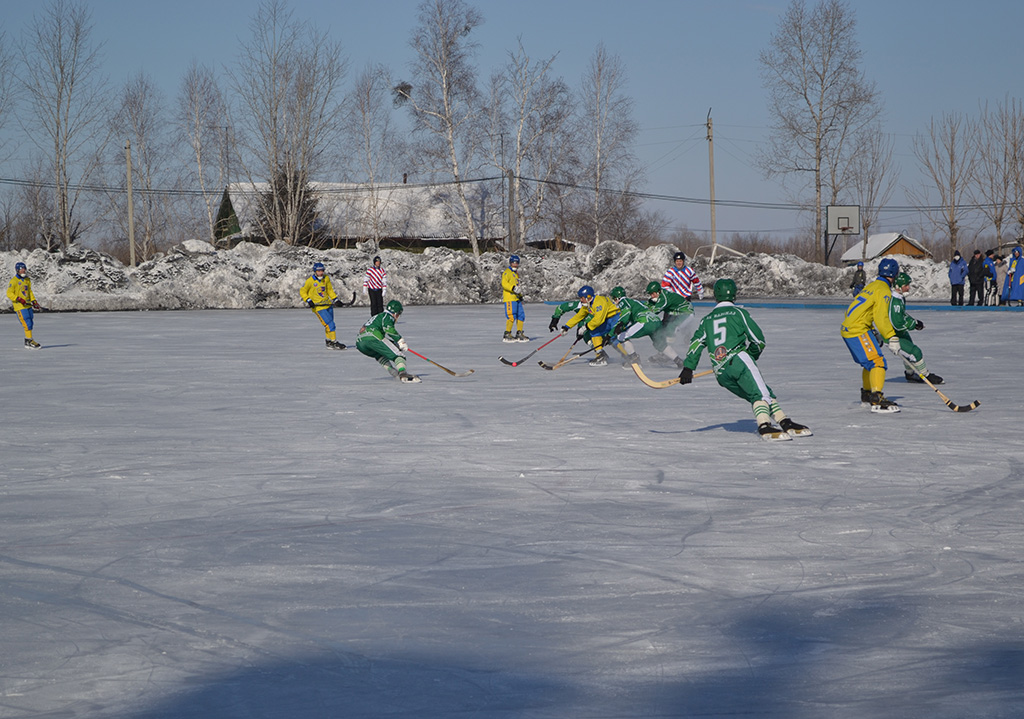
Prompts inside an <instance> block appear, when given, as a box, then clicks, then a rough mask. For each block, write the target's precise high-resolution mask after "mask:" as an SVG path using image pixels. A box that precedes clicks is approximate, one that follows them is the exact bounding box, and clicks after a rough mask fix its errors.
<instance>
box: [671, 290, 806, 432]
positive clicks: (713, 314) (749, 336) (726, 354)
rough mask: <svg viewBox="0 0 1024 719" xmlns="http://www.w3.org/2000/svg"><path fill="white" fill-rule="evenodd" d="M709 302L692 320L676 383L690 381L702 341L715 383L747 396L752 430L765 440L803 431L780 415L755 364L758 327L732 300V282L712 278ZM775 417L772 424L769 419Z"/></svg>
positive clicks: (759, 339) (759, 350) (760, 334)
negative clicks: (695, 323)
mask: <svg viewBox="0 0 1024 719" xmlns="http://www.w3.org/2000/svg"><path fill="white" fill-rule="evenodd" d="M714 294H715V301H716V302H717V303H718V304H716V305H715V307H714V309H712V310H711V311H710V312H709V313H708V314H707V315H705V316H704V318H703V319H702V320H701V321H700V324H699V325H698V326H697V330H696V331H695V332H694V333H693V338H692V339H691V340H690V349H689V351H688V352H687V354H686V360H685V361H684V363H683V371H682V372H680V373H679V382H680V384H684V385H685V384H689V383H690V382H692V381H693V370H694V369H696V367H697V364H698V363H699V362H700V356H701V353H702V352H703V350H704V348H705V347H706V348H707V350H708V356H709V357H710V358H711V368H712V369H713V370H714V371H715V378H716V379H717V380H718V384H720V385H722V386H723V387H725V388H726V389H727V390H729V391H730V392H732V393H733V394H734V395H736V396H737V397H740V398H741V399H745V400H747V401H748V402H750V404H751V406H752V407H753V410H754V419H756V420H757V431H758V434H760V435H761V437H762V438H764V439H767V440H780V439H790V437H791V436H792V437H806V436H809V435H810V434H811V430H809V429H808V428H807V427H805V426H804V425H802V424H797V423H796V422H794V421H793V420H791V419H790V418H789V417H787V416H786V414H785V412H783V411H782V408H781V407H779V401H778V399H776V397H775V393H774V392H772V388H771V387H769V386H768V384H767V383H766V382H765V381H764V377H762V376H761V370H760V369H758V367H757V358H758V357H760V356H761V353H762V352H763V351H764V347H765V339H764V333H763V332H762V331H761V328H760V327H758V325H757V323H756V322H754V319H753V318H752V317H751V316H750V313H749V312H747V310H745V309H744V308H742V307H737V306H736V305H735V304H733V301H734V300H735V299H736V283H735V282H733V281H732V280H731V279H728V278H722V279H720V280H718V281H717V282H715V287H714ZM773 419H774V420H775V421H776V422H778V423H779V426H778V427H776V426H775V425H773V424H772V420H773Z"/></svg>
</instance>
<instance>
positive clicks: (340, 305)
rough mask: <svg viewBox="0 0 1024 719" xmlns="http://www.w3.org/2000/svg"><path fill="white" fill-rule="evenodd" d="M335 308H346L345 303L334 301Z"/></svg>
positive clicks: (338, 300)
mask: <svg viewBox="0 0 1024 719" xmlns="http://www.w3.org/2000/svg"><path fill="white" fill-rule="evenodd" d="M334 306H335V307H344V306H345V303H344V302H342V301H341V300H340V299H336V300H334Z"/></svg>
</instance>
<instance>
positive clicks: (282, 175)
mask: <svg viewBox="0 0 1024 719" xmlns="http://www.w3.org/2000/svg"><path fill="white" fill-rule="evenodd" d="M249 27H250V29H251V31H252V37H251V38H250V40H249V42H248V43H247V44H244V45H243V46H242V49H241V57H240V58H239V61H238V64H237V66H236V68H235V69H234V71H233V72H232V73H231V81H232V85H233V90H234V93H235V96H236V97H237V98H238V100H239V103H240V108H239V113H238V124H239V125H240V127H241V129H242V130H244V132H240V133H239V136H238V139H237V141H238V143H239V144H240V145H244V150H245V152H244V153H242V156H241V159H240V164H241V171H242V172H243V173H244V174H245V175H246V176H247V177H248V179H249V181H250V182H251V183H255V182H256V178H260V179H262V180H263V181H265V182H268V183H270V188H271V189H270V192H268V193H266V194H265V195H261V196H259V198H258V201H259V204H260V207H259V212H260V216H261V218H263V220H264V221H263V222H261V226H262V231H263V232H264V234H265V239H266V240H267V241H268V242H271V241H273V240H283V241H285V242H287V243H288V244H295V243H296V242H301V241H303V240H308V239H309V237H310V232H311V228H312V225H313V221H314V220H313V218H311V217H310V209H311V207H313V206H315V204H316V196H315V194H314V193H313V191H312V188H311V186H310V184H309V183H310V182H311V181H312V179H313V178H314V177H315V176H316V174H317V172H318V171H320V170H321V169H323V168H324V167H326V166H328V165H330V164H331V158H330V157H329V152H330V151H331V150H332V149H333V148H334V147H336V140H337V138H338V136H339V133H340V129H341V124H342V110H341V107H340V105H339V103H338V99H339V98H338V95H339V93H340V88H341V83H342V82H343V80H344V78H345V72H346V61H345V60H344V58H343V57H342V54H341V47H340V46H339V45H338V44H336V43H333V42H330V41H329V40H328V37H327V35H326V34H325V33H321V32H319V31H317V30H315V29H314V28H313V27H312V26H311V25H310V24H309V23H304V22H298V21H296V20H294V19H293V17H292V13H291V12H290V11H289V10H288V9H287V8H286V6H285V4H284V2H283V1H282V0H267V1H266V2H264V3H262V4H261V5H260V7H259V9H258V10H257V12H256V14H255V15H254V16H253V18H252V21H251V22H250V24H249Z"/></svg>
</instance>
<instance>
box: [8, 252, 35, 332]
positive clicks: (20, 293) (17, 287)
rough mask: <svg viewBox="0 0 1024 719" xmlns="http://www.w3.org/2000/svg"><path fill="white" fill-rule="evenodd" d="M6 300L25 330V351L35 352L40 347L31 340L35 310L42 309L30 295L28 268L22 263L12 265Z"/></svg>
mask: <svg viewBox="0 0 1024 719" xmlns="http://www.w3.org/2000/svg"><path fill="white" fill-rule="evenodd" d="M7 299H9V300H10V301H11V305H12V306H13V307H14V314H16V315H18V321H19V322H21V327H22V329H24V330H25V349H30V350H37V349H39V348H40V347H41V346H42V345H40V344H39V343H38V342H36V341H35V340H34V339H32V327H33V324H34V317H35V310H38V309H42V308H41V307H40V306H39V303H38V302H36V296H35V295H34V294H32V280H30V279H29V277H28V266H27V265H26V264H25V263H24V262H15V263H14V277H12V278H11V281H10V283H9V284H8V285H7Z"/></svg>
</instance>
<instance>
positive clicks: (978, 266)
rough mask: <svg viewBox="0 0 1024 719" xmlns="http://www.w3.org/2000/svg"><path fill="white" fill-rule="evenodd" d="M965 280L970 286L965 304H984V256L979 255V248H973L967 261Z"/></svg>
mask: <svg viewBox="0 0 1024 719" xmlns="http://www.w3.org/2000/svg"><path fill="white" fill-rule="evenodd" d="M967 281H968V283H970V286H971V291H970V296H969V297H968V300H967V304H969V305H979V306H980V305H983V304H985V258H984V257H982V256H981V250H975V251H974V254H973V255H972V256H971V261H970V262H968V263H967ZM975 299H977V302H975Z"/></svg>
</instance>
